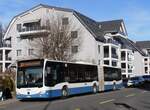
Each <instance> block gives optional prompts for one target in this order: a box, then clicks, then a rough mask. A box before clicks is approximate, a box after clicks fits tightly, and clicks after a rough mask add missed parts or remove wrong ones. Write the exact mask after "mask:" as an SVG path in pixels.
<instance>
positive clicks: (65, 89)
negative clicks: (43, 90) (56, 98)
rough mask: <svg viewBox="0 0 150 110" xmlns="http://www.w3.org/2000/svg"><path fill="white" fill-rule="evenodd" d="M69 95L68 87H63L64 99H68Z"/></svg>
mask: <svg viewBox="0 0 150 110" xmlns="http://www.w3.org/2000/svg"><path fill="white" fill-rule="evenodd" d="M68 95H69V94H68V89H67V87H63V89H62V98H67V96H68Z"/></svg>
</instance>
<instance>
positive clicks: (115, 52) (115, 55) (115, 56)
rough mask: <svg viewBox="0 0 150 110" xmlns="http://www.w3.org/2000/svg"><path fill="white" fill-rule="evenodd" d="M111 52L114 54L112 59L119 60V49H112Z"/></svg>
mask: <svg viewBox="0 0 150 110" xmlns="http://www.w3.org/2000/svg"><path fill="white" fill-rule="evenodd" d="M111 52H112V54H111V55H112V56H111V57H112V58H117V59H118V55H117V49H116V48H113V47H112V48H111Z"/></svg>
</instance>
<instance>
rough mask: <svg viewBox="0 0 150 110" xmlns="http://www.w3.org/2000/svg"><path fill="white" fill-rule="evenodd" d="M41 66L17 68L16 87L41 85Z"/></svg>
mask: <svg viewBox="0 0 150 110" xmlns="http://www.w3.org/2000/svg"><path fill="white" fill-rule="evenodd" d="M42 85H43V68H42V67H40V66H34V67H27V68H18V73H17V87H18V88H21V87H42Z"/></svg>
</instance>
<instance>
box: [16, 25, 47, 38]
mask: <svg viewBox="0 0 150 110" xmlns="http://www.w3.org/2000/svg"><path fill="white" fill-rule="evenodd" d="M18 32H19V34H20V36H30V35H40V34H43V33H46V32H48V31H47V30H46V27H42V26H31V27H25V28H21V29H19V30H18Z"/></svg>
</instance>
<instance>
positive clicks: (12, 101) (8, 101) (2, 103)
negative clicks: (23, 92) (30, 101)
mask: <svg viewBox="0 0 150 110" xmlns="http://www.w3.org/2000/svg"><path fill="white" fill-rule="evenodd" d="M16 101H17V99H16V98H13V99H8V100H4V101H0V106H2V105H6V104H11V103H14V102H16Z"/></svg>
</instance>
